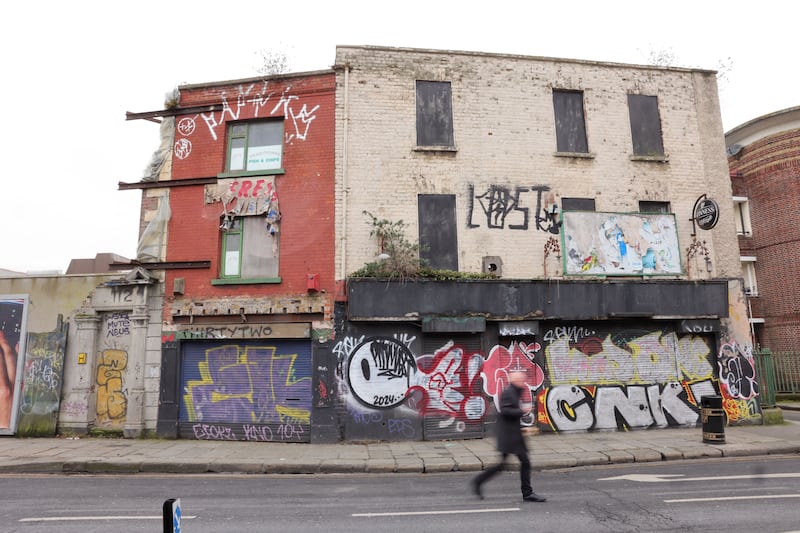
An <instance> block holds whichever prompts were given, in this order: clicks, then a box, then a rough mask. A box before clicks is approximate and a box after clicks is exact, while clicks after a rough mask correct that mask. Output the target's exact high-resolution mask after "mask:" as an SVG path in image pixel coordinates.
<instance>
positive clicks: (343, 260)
mask: <svg viewBox="0 0 800 533" xmlns="http://www.w3.org/2000/svg"><path fill="white" fill-rule="evenodd" d="M349 93H350V65H345V66H344V124H343V125H342V226H341V228H342V241H341V242H342V246H341V253H342V256H341V266H340V271H339V279H340V280H341V281H342V282H344V280H345V279H346V277H347V197H348V196H349V195H350V190H349V188H348V184H347V172H348V171H347V160H348V154H347V131H348V127H347V126H348V124H349V122H350V94H349Z"/></svg>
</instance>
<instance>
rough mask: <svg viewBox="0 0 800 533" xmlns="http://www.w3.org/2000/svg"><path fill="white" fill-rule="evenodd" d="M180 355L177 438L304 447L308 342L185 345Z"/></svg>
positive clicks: (307, 424) (307, 435)
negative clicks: (285, 443)
mask: <svg viewBox="0 0 800 533" xmlns="http://www.w3.org/2000/svg"><path fill="white" fill-rule="evenodd" d="M182 352H183V354H182V358H181V393H182V396H181V410H180V436H181V437H184V438H192V439H209V440H251V441H269V442H271V441H276V442H277V441H281V442H309V439H310V423H311V345H310V343H309V341H305V340H275V341H263V340H240V341H233V340H229V341H227V342H219V341H214V342H206V341H203V342H187V343H185V344H184V345H183V349H182Z"/></svg>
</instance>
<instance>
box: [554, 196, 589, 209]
mask: <svg viewBox="0 0 800 533" xmlns="http://www.w3.org/2000/svg"><path fill="white" fill-rule="evenodd" d="M561 210H562V211H594V210H595V208H594V198H562V199H561Z"/></svg>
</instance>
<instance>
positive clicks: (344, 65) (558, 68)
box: [336, 46, 741, 279]
mask: <svg viewBox="0 0 800 533" xmlns="http://www.w3.org/2000/svg"><path fill="white" fill-rule="evenodd" d="M336 68H337V102H336V106H337V110H336V128H337V131H336V136H337V140H336V157H337V165H336V206H337V212H336V215H337V216H336V220H337V222H336V224H337V227H336V235H337V245H336V260H337V278H339V279H344V278H345V277H346V276H347V275H348V274H350V273H352V272H354V271H355V270H357V269H359V268H360V267H362V266H363V265H364V264H365V263H367V262H369V261H373V260H374V259H375V257H376V255H377V253H378V243H377V242H375V240H374V238H370V236H369V232H370V229H371V226H370V224H369V220H368V218H367V217H366V216H365V215H364V214H363V212H364V211H365V210H366V211H369V212H371V213H373V214H374V215H375V216H377V217H378V218H384V219H387V220H392V221H397V220H402V221H403V222H405V223H406V224H407V225H408V231H409V235H408V237H409V239H410V240H416V239H417V236H418V227H417V195H418V194H452V195H455V197H456V215H457V233H458V262H459V270H461V271H467V272H480V271H481V268H482V258H483V257H484V256H499V257H501V258H502V261H503V277H504V278H511V279H515V278H516V279H531V278H541V277H543V276H544V267H543V259H544V248H545V243H546V242H547V240H548V238H550V237H553V234H552V233H549V232H547V231H545V230H543V229H542V228H539V229H537V223H536V215H537V213H536V210H537V203H538V202H537V200H539V199H541V204H539V205H538V207H539V209H540V211H539V212H538V213H539V214H542V213H543V212H544V211H549V210H551V209H552V206H553V205H554V204H556V205H558V206H560V205H561V199H562V198H570V197H581V198H594V199H595V203H596V210H597V211H606V212H637V211H638V210H639V203H638V202H639V201H641V200H651V201H668V202H670V205H671V208H672V212H673V213H675V217H676V222H677V228H678V236H679V245H680V248H681V263H682V265H684V269H685V266H686V257H685V254H686V249H687V247H688V246H689V244H690V243H691V242H692V236H691V232H692V223H691V220H690V219H691V217H692V210H693V207H694V204H695V201H696V200H697V198H698V197H699V196H700V195H702V194H706V195H708V197H710V198H713V199H715V200H717V202H718V203H719V206H720V210H721V212H720V221H719V223H718V224H717V226H716V227H715V228H714V229H712V230H710V231H703V230H700V229H697V231H696V233H697V238H698V239H701V240H705V241H706V245H707V247H708V249H709V251H710V254H711V259H712V263H713V271H712V272H711V273H707V272H706V271H705V265H702V266H703V268H702V269H700V268H698V267H699V266H700V265H699V263H698V264H693V265H692V266H691V271H692V278H698V277H699V278H703V277H717V278H720V277H737V278H738V277H740V276H741V274H740V265H739V251H738V243H737V237H736V232H735V226H734V222H733V209H732V205H731V202H730V201H729V200H730V198H731V186H730V180H729V178H728V167H727V159H726V155H725V143H724V136H723V131H722V121H721V117H720V110H719V101H718V97H717V86H716V78H715V74H714V72H712V71H706V70H689V69H682V68H666V67H654V66H637V65H623V64H616V63H600V62H593V61H578V60H568V59H551V58H540V57H523V56H512V55H495V54H484V53H471V52H453V51H436V50H416V49H396V48H381V47H349V46H340V47H338V48H337V52H336ZM416 80H427V81H449V82H450V83H451V88H452V106H453V129H454V138H455V146H456V150H455V151H430V150H420V149H418V148H417V146H416V122H415V118H416V114H415V113H416V107H415V105H416V103H415V82H416ZM553 89H564V90H579V91H583V103H584V114H585V121H586V134H587V139H588V145H589V156H588V157H577V156H565V155H564V154H557V152H556V136H555V121H554V111H553V96H552V93H553ZM629 93H634V94H644V95H650V96H657V97H658V108H659V113H660V119H661V129H662V136H663V144H664V151H665V154H666V161H643V160H633V158H632V154H633V150H632V144H631V128H630V122H629V115H628V104H627V95H628V94H629ZM492 186H496V187H506V188H508V189H510V190H512V191H514V190H515V189H516V188H517V187H522V188H524V189H527V191H523V192H522V194H521V195H520V197H519V204H518V206H519V207H520V208H527V209H528V210H529V220H528V226H527V229H509V227H508V224H506V225H505V227H504V228H503V229H499V228H488V227H487V220H486V215H485V214H484V213H482V212H481V210H480V209H478V208H477V205H473V209H472V212H471V213H470V201H471V198H472V196H473V194H480V193H481V192H485V191H487V190H488V189H489V188H490V187H492ZM471 191H472V192H471ZM539 191H541V196H539V194H538V192H539ZM520 213H521V212H514V213H513V215H519V216H521V214H520ZM470 214H471V216H472V223H473V226H477V227H468V221H469V220H470V218H469V217H470ZM481 217H483V218H482V219H481ZM519 220H521V218H518V219H517V221H516V222H519ZM509 223H512V224H513V223H515V221H513V220H509ZM552 269H553V266H552V264H551V263H548V274H549V275H552V274H553V272H554V271H553V270H552ZM561 273H562V268H561V265H558V267H557V274H558V275H560V274H561ZM678 277H683V278H685V277H686V276H685V275H684V276H678Z"/></svg>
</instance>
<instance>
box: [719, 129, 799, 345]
mask: <svg viewBox="0 0 800 533" xmlns="http://www.w3.org/2000/svg"><path fill="white" fill-rule="evenodd" d="M728 162H729V166H730V170H731V176H732V177H731V182H732V185H733V194H734V195H735V196H746V197H748V198H749V201H750V220H751V223H752V229H753V235H752V237H739V245H740V249H741V253H742V255H753V256H756V259H757V260H756V280H757V282H758V293H759V295H758V297H756V298H753V299H752V304H753V311H754V316H760V317H763V318H764V319H765V324H764V337H763V339H762V340H763V343H764V345H765V347H768V348H770V349H772V350H774V351H789V350H791V351H797V350H798V349H800V348H799V347H798V340H799V339H798V332H800V277H798V276H797V274H796V272H797V265H798V264H800V263H799V262H800V224H798V219H799V218H800V130H790V131H787V132H782V133H778V134H775V135H772V136H769V137H766V138H764V139H760V140H758V141H756V142H753V143H751V144H749V145H747V146H746V147H745V148H744V149H742V151H741V152H739V153H738V154H737V155H736V156H732V157H730V158H729V161H728Z"/></svg>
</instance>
